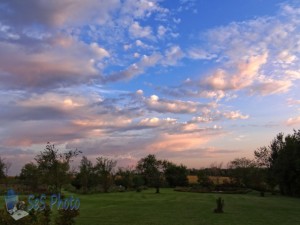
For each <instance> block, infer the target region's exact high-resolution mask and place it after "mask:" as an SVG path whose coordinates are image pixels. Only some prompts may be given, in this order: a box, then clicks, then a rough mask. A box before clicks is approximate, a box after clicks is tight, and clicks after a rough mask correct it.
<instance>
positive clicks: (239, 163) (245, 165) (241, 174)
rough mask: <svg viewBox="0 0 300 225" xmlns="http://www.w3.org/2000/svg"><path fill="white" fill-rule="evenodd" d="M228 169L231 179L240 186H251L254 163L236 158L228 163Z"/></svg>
mask: <svg viewBox="0 0 300 225" xmlns="http://www.w3.org/2000/svg"><path fill="white" fill-rule="evenodd" d="M228 167H229V169H230V170H231V172H232V175H233V177H234V178H235V179H236V182H237V184H238V185H240V186H246V187H250V186H251V185H252V183H251V182H252V177H251V175H252V172H253V169H254V168H255V163H254V162H253V160H251V159H247V158H245V157H243V158H236V159H234V160H232V161H231V162H229V165H228Z"/></svg>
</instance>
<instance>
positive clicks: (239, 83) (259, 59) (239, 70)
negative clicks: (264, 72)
mask: <svg viewBox="0 0 300 225" xmlns="http://www.w3.org/2000/svg"><path fill="white" fill-rule="evenodd" d="M267 58H268V53H264V54H262V55H258V56H251V57H249V58H248V59H246V60H245V61H242V62H239V63H238V64H237V65H234V67H233V68H234V69H235V70H236V71H233V74H229V73H228V72H227V71H226V70H224V69H219V70H217V71H216V72H215V73H214V74H213V75H211V76H208V77H207V78H206V79H205V80H204V81H203V84H204V85H206V86H208V87H209V88H211V89H213V90H240V89H243V88H246V87H249V86H250V85H251V84H252V83H253V81H254V80H255V78H256V77H258V76H259V70H260V69H261V67H262V66H263V65H264V64H265V63H266V61H267Z"/></svg>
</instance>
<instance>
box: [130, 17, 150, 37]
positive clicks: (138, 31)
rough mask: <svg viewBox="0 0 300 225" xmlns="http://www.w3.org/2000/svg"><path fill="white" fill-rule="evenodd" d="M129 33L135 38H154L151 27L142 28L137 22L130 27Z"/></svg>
mask: <svg viewBox="0 0 300 225" xmlns="http://www.w3.org/2000/svg"><path fill="white" fill-rule="evenodd" d="M129 33H130V35H131V36H132V37H133V38H150V39H151V38H153V35H152V29H151V27H149V26H145V27H142V26H141V25H140V24H139V22H136V21H135V22H134V23H133V24H131V26H130V27H129Z"/></svg>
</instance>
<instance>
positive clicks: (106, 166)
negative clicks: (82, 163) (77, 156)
mask: <svg viewBox="0 0 300 225" xmlns="http://www.w3.org/2000/svg"><path fill="white" fill-rule="evenodd" d="M116 164H117V161H115V160H112V159H108V158H104V157H98V158H97V162H96V165H95V167H94V169H95V173H96V174H97V176H98V177H99V179H100V183H101V185H102V187H103V190H104V192H108V190H109V188H110V187H111V186H112V185H113V169H114V168H115V166H116Z"/></svg>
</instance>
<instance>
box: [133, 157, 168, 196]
mask: <svg viewBox="0 0 300 225" xmlns="http://www.w3.org/2000/svg"><path fill="white" fill-rule="evenodd" d="M163 168H164V166H163V162H162V161H161V160H157V159H156V157H155V155H151V154H150V155H148V156H146V157H145V158H142V159H140V160H139V161H138V164H137V171H139V172H140V173H141V174H142V175H143V176H144V178H145V181H146V184H147V185H150V186H153V187H155V189H156V193H159V189H160V187H161V185H162V181H163Z"/></svg>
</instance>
